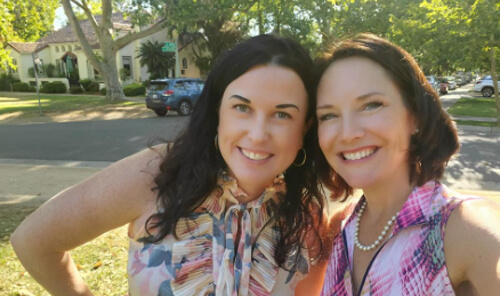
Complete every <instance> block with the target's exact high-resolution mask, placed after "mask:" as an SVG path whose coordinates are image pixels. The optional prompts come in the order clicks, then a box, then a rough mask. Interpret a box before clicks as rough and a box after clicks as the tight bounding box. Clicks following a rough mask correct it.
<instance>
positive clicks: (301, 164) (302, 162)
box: [293, 147, 307, 167]
mask: <svg viewBox="0 0 500 296" xmlns="http://www.w3.org/2000/svg"><path fill="white" fill-rule="evenodd" d="M299 151H302V153H304V159H302V161H301V162H300V163H296V162H295V161H294V162H293V165H294V166H296V167H301V166H303V165H304V163H306V159H307V154H306V149H304V147H302V148H300V150H299ZM297 154H298V153H297Z"/></svg>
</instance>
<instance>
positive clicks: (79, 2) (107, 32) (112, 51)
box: [61, 0, 166, 100]
mask: <svg viewBox="0 0 500 296" xmlns="http://www.w3.org/2000/svg"><path fill="white" fill-rule="evenodd" d="M61 3H62V5H63V7H64V12H65V14H66V16H67V17H68V21H69V23H70V25H71V28H72V29H73V31H74V32H75V33H76V36H77V38H78V41H79V42H80V45H81V46H82V50H83V52H84V53H85V55H86V57H87V59H88V60H89V62H90V63H91V64H92V66H93V67H94V68H95V69H97V71H99V73H100V74H101V75H102V77H103V79H104V82H105V84H106V90H107V93H106V98H108V99H112V100H120V99H124V98H125V95H124V94H123V88H122V85H121V83H120V80H119V73H118V70H117V64H116V53H117V52H118V50H119V49H120V48H122V47H123V46H125V45H127V44H129V43H130V42H132V41H135V40H137V39H140V38H143V37H146V36H149V35H150V34H153V33H155V32H158V31H160V30H161V29H162V28H163V27H164V26H165V25H166V19H165V18H162V17H160V15H165V14H166V13H165V12H166V10H165V9H166V7H165V5H163V4H160V3H157V2H156V1H154V0H151V1H141V2H136V3H134V6H133V7H130V12H129V16H130V18H131V20H132V24H133V25H134V26H135V28H141V29H140V30H136V31H135V32H130V33H128V34H126V35H124V36H122V37H116V34H115V33H116V31H115V28H114V27H113V22H112V18H111V17H112V13H113V6H112V0H102V1H101V7H102V15H101V20H100V22H97V20H96V18H95V17H94V14H93V13H92V9H91V7H90V6H89V5H88V3H87V1H85V0H61ZM76 7H78V9H81V10H83V12H84V13H85V15H86V17H87V19H88V20H89V21H90V23H91V25H92V27H93V29H94V31H95V34H96V37H97V40H98V42H99V45H100V49H101V53H102V58H100V57H98V56H97V55H96V54H95V53H94V50H93V49H92V48H91V46H90V44H89V43H88V41H87V39H86V38H85V35H84V33H83V31H82V28H81V27H80V23H79V21H78V19H77V17H76V15H75V9H76ZM151 23H154V24H153V25H150V24H151Z"/></svg>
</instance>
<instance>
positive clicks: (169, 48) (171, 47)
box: [161, 38, 180, 77]
mask: <svg viewBox="0 0 500 296" xmlns="http://www.w3.org/2000/svg"><path fill="white" fill-rule="evenodd" d="M161 51H162V52H175V77H179V76H180V69H179V50H177V38H176V39H175V42H165V44H164V45H163V47H162V48H161Z"/></svg>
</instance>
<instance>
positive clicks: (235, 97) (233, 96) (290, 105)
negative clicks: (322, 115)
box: [230, 95, 300, 111]
mask: <svg viewBox="0 0 500 296" xmlns="http://www.w3.org/2000/svg"><path fill="white" fill-rule="evenodd" d="M230 99H238V100H241V101H243V102H245V103H247V104H251V103H252V102H251V101H250V100H249V99H247V98H245V97H243V96H240V95H232V96H231V97H230ZM276 108H278V109H286V108H295V109H297V111H300V109H299V107H297V105H295V104H278V105H276Z"/></svg>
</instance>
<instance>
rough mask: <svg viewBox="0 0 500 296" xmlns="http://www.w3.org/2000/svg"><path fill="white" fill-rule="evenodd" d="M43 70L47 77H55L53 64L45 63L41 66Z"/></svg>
mask: <svg viewBox="0 0 500 296" xmlns="http://www.w3.org/2000/svg"><path fill="white" fill-rule="evenodd" d="M43 70H44V71H45V74H47V77H55V76H56V66H54V64H47V65H44V66H43Z"/></svg>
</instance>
